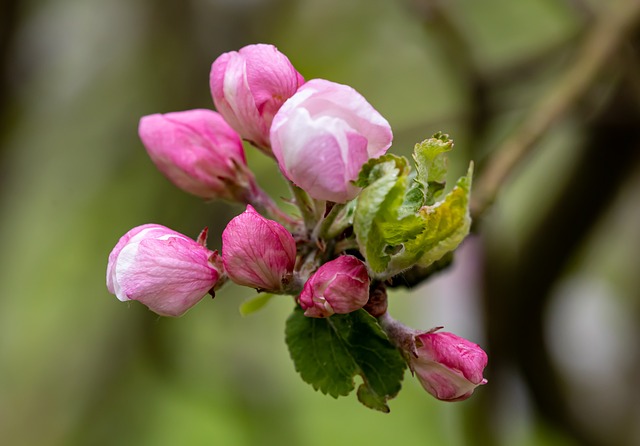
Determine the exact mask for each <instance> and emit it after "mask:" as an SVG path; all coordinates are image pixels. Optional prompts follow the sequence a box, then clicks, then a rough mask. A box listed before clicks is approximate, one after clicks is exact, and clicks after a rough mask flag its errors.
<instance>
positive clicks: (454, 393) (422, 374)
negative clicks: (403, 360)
mask: <svg viewBox="0 0 640 446" xmlns="http://www.w3.org/2000/svg"><path fill="white" fill-rule="evenodd" d="M415 342H416V352H415V353H416V354H417V357H416V356H414V355H412V354H409V365H410V367H411V369H412V370H413V372H414V373H415V375H416V377H417V378H418V380H419V381H420V384H422V387H424V388H425V390H426V391H427V392H429V393H430V394H431V395H433V396H434V397H436V398H437V399H439V400H442V401H462V400H466V399H467V398H469V397H470V396H471V394H472V393H473V391H474V389H475V388H476V387H477V386H479V385H481V384H486V383H487V380H486V379H484V378H483V377H482V372H483V370H484V368H485V367H486V366H487V354H486V353H485V352H484V351H483V350H482V349H481V348H480V347H479V346H478V345H477V344H474V343H473V342H470V341H467V340H466V339H464V338H461V337H459V336H456V335H454V334H453V333H447V332H435V333H433V332H427V333H423V334H420V335H417V336H416V337H415Z"/></svg>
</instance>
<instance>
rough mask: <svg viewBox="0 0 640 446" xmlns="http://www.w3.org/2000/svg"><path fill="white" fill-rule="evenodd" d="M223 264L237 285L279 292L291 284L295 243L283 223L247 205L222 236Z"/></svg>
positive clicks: (228, 225)
mask: <svg viewBox="0 0 640 446" xmlns="http://www.w3.org/2000/svg"><path fill="white" fill-rule="evenodd" d="M222 262H223V263H224V267H225V270H226V272H227V275H228V276H229V278H230V279H231V280H233V281H234V282H235V283H237V284H238V285H244V286H248V287H251V288H256V289H258V290H264V291H271V292H280V291H283V290H284V288H285V287H286V285H287V284H288V283H289V282H290V281H291V277H292V273H293V267H294V266H295V262H296V242H295V240H294V239H293V236H292V235H291V234H290V233H289V231H287V230H286V229H285V228H284V227H283V226H282V225H281V224H280V223H277V222H275V221H273V220H268V219H266V218H264V217H263V216H262V215H260V214H259V213H258V212H256V210H255V209H254V208H253V207H251V205H248V206H247V210H246V211H245V212H243V213H242V214H240V215H238V216H237V217H234V218H233V219H232V220H231V221H230V222H229V223H228V224H227V227H226V228H225V229H224V231H223V232H222Z"/></svg>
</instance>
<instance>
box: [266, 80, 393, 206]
mask: <svg viewBox="0 0 640 446" xmlns="http://www.w3.org/2000/svg"><path fill="white" fill-rule="evenodd" d="M392 139H393V135H392V133H391V127H390V126H389V123H388V122H387V120H386V119H384V118H383V117H382V116H381V115H380V113H378V112H377V111H376V110H375V109H374V108H373V107H372V106H371V104H369V103H368V102H367V101H366V99H365V98H364V97H362V95H360V93H358V92H357V91H356V90H354V89H353V88H351V87H349V86H347V85H341V84H336V83H333V82H329V81H326V80H324V79H313V80H310V81H309V82H307V83H306V84H304V85H303V86H302V87H300V88H299V89H298V92H297V93H296V94H295V95H293V96H292V97H291V98H290V99H289V100H288V101H287V102H285V103H284V105H283V106H282V108H280V111H278V113H277V114H276V116H275V117H274V119H273V124H272V126H271V146H272V149H273V154H274V156H275V157H276V159H277V160H278V164H279V165H280V170H282V172H283V173H284V175H285V176H286V177H287V178H289V180H291V181H292V182H294V183H295V184H296V185H298V186H299V187H301V188H302V189H304V190H305V191H307V193H308V194H309V195H311V196H312V197H313V198H316V199H318V200H329V201H334V202H337V203H344V202H346V201H348V200H351V199H353V198H354V197H355V196H356V195H358V193H359V191H360V189H359V188H357V187H356V186H354V185H353V184H352V183H351V181H352V180H355V179H356V178H357V177H358V174H359V173H360V169H361V168H362V165H363V164H364V163H366V162H367V161H368V160H369V159H370V158H377V157H379V156H381V155H383V154H384V153H385V152H386V151H387V149H388V148H389V146H391V140H392Z"/></svg>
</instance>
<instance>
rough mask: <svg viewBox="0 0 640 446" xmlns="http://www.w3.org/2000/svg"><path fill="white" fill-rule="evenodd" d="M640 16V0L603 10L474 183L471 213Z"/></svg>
mask: <svg viewBox="0 0 640 446" xmlns="http://www.w3.org/2000/svg"><path fill="white" fill-rule="evenodd" d="M639 18H640V1H638V0H628V1H627V2H625V3H624V4H622V5H619V6H617V7H611V8H610V9H609V11H606V12H603V13H602V15H601V16H600V18H599V19H598V20H597V21H596V23H595V24H594V27H593V29H592V30H591V31H590V32H589V33H588V34H587V36H586V37H585V39H584V41H583V43H582V45H581V47H580V48H579V49H578V51H577V54H576V56H575V61H574V62H573V63H571V65H570V66H569V67H568V68H567V69H566V71H565V72H564V73H563V74H562V75H561V76H560V78H559V80H558V81H557V82H556V83H555V84H554V85H553V86H552V87H551V88H550V89H549V90H548V91H547V93H546V94H545V95H544V96H543V97H542V98H541V99H540V101H539V102H538V103H537V104H535V105H534V106H533V108H532V109H531V112H530V114H529V115H528V116H527V117H526V118H525V120H524V122H523V123H522V124H521V125H520V126H519V127H518V128H517V129H516V130H515V131H514V132H513V133H512V134H511V136H510V137H509V138H507V140H506V141H505V142H504V143H503V144H502V146H500V147H499V148H498V149H497V150H496V151H495V154H494V155H493V157H492V158H491V159H490V160H489V162H488V164H487V165H486V167H485V168H484V171H483V172H482V175H481V176H480V178H479V179H478V180H477V182H476V185H475V187H474V192H473V197H472V201H471V214H472V216H473V217H474V218H476V217H479V216H481V215H482V214H483V213H484V212H485V211H486V210H487V208H488V207H489V206H490V205H491V204H492V203H493V202H494V200H495V198H496V196H497V194H498V192H499V189H500V187H501V186H502V185H503V184H504V182H505V181H506V180H507V179H508V177H509V176H510V175H511V173H512V172H513V170H514V169H515V168H516V167H517V166H518V164H519V163H520V162H521V161H522V160H523V159H524V158H525V157H526V156H527V155H528V154H529V153H530V152H532V151H533V149H535V147H536V143H537V142H538V141H539V140H540V138H541V137H542V136H543V135H544V134H545V132H546V131H547V130H548V129H549V128H550V127H551V126H552V125H553V124H554V123H555V122H557V121H558V120H559V119H561V118H562V117H564V115H565V114H566V113H567V111H568V110H569V109H570V108H571V107H572V105H573V104H574V103H575V102H576V100H577V99H579V98H580V97H581V96H582V95H583V94H584V93H585V92H586V91H587V89H588V88H589V86H590V85H591V84H592V82H593V81H594V79H595V78H596V77H597V75H598V74H599V73H600V72H601V70H602V69H603V68H604V67H605V65H606V64H607V62H608V61H609V60H610V59H611V57H612V56H613V55H614V54H615V53H616V51H617V50H618V49H619V48H620V46H621V44H622V43H623V42H624V40H625V38H626V37H627V34H628V33H629V32H630V31H631V30H632V29H633V27H634V25H636V23H637V22H638V19H639Z"/></svg>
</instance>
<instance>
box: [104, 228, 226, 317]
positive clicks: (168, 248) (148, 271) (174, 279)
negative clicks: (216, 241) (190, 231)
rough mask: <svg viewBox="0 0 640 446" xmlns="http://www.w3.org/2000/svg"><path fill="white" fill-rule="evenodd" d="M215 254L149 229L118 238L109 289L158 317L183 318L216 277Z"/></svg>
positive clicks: (173, 233) (166, 231)
mask: <svg viewBox="0 0 640 446" xmlns="http://www.w3.org/2000/svg"><path fill="white" fill-rule="evenodd" d="M212 256H215V253H214V252H212V251H210V250H208V249H207V248H205V247H204V246H202V245H200V244H198V243H196V242H195V241H194V240H192V239H190V238H188V237H187V236H184V235H182V234H180V233H178V232H176V231H172V230H171V229H169V228H167V227H164V226H161V225H156V224H147V225H142V226H138V227H136V228H133V229H132V230H130V231H129V232H127V233H126V234H125V235H123V236H122V238H120V241H119V242H118V243H117V244H116V246H115V247H114V248H113V251H111V254H109V263H108V265H107V288H108V289H109V292H110V293H112V294H115V295H116V297H117V298H118V299H120V300H121V301H127V300H137V301H140V302H142V303H143V304H144V305H146V306H147V307H149V309H150V310H151V311H153V312H155V313H157V314H160V315H162V316H181V315H182V314H184V313H185V312H186V311H187V310H188V309H189V308H191V307H192V306H194V305H195V304H196V303H198V301H200V299H202V298H203V297H204V296H205V294H207V292H209V291H210V290H211V289H212V288H213V286H214V285H215V284H216V282H217V281H218V277H219V273H218V271H217V270H216V269H215V268H214V266H213V265H212V263H211V262H210V261H209V259H210V258H212Z"/></svg>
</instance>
